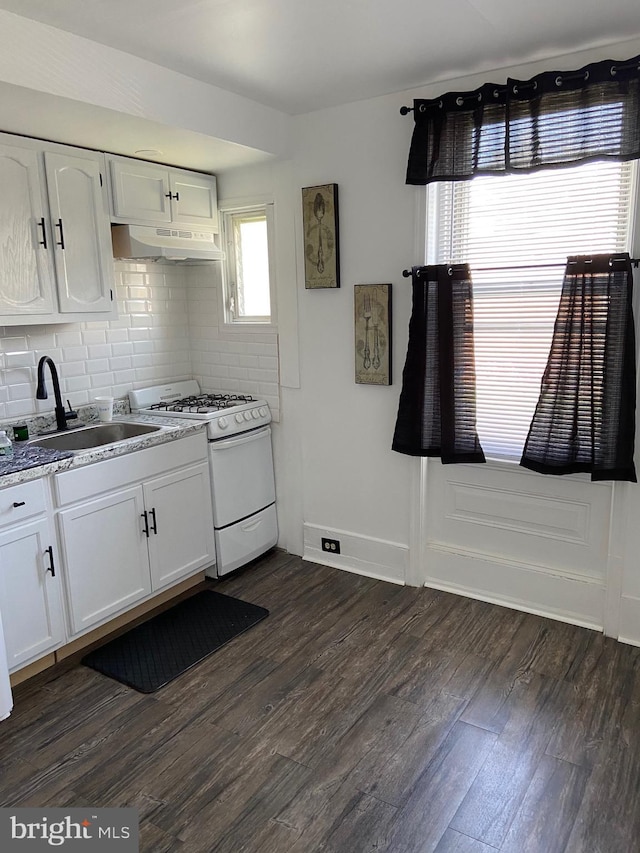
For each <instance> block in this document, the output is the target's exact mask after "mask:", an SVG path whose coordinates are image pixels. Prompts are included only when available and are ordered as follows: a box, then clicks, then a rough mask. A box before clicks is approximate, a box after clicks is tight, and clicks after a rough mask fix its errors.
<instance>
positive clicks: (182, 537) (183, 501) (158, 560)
mask: <svg viewBox="0 0 640 853" xmlns="http://www.w3.org/2000/svg"><path fill="white" fill-rule="evenodd" d="M144 501H145V506H146V508H147V513H148V515H149V526H150V533H149V558H150V563H151V577H152V582H153V589H154V590H158V589H162V587H165V586H168V585H169V584H172V583H175V582H176V581H177V580H179V579H180V578H182V577H186V576H188V575H190V574H193V572H196V571H197V570H198V569H201V568H204V567H205V566H209V565H211V564H212V563H213V562H214V561H215V545H214V537H213V513H212V511H211V489H210V481H209V466H208V464H207V463H206V462H205V463H202V464H201V465H195V466H193V467H192V468H187V469H185V470H183V471H177V472H174V473H172V474H167V475H165V476H164V477H158V478H157V479H155V480H150V481H149V482H148V483H145V485H144Z"/></svg>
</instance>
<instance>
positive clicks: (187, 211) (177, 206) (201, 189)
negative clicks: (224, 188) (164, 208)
mask: <svg viewBox="0 0 640 853" xmlns="http://www.w3.org/2000/svg"><path fill="white" fill-rule="evenodd" d="M169 188H170V190H171V204H172V205H173V220H174V221H175V222H177V223H179V224H183V223H184V224H185V225H191V226H195V227H196V228H197V227H200V228H207V229H211V230H213V231H217V230H218V195H217V191H216V179H215V178H214V177H213V175H198V174H196V173H193V172H192V173H188V172H169Z"/></svg>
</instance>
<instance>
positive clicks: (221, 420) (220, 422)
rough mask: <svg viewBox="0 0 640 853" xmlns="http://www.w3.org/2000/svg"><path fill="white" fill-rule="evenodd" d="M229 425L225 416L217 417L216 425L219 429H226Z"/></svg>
mask: <svg viewBox="0 0 640 853" xmlns="http://www.w3.org/2000/svg"><path fill="white" fill-rule="evenodd" d="M228 425H229V421H228V420H227V419H226V418H218V427H219V428H220V429H226V428H227V426H228Z"/></svg>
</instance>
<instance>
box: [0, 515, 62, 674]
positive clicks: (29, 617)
mask: <svg viewBox="0 0 640 853" xmlns="http://www.w3.org/2000/svg"><path fill="white" fill-rule="evenodd" d="M49 547H51V548H53V537H52V535H51V530H50V527H49V522H48V521H47V519H40V520H39V521H32V522H31V523H30V524H25V525H23V526H21V527H16V528H12V529H10V530H6V531H5V532H4V533H2V534H0V605H1V607H2V622H3V625H4V634H5V641H6V645H7V657H8V661H9V669H10V670H13V669H17V668H19V667H20V666H23V665H24V664H27V663H30V662H31V661H34V660H36V659H37V658H39V657H42V655H44V654H47V652H51V651H53V650H54V649H56V648H58V647H59V646H61V645H62V643H63V642H64V639H65V633H64V619H63V615H62V596H61V593H60V582H61V581H60V573H59V570H58V566H57V561H55V562H54V563H52V562H51V561H52V559H53V560H55V558H56V556H57V555H56V554H55V550H54V551H53V554H52V555H51V556H50V554H49V553H48V552H47V551H46V549H48V548H49ZM52 568H53V572H55V576H54V574H53V573H52Z"/></svg>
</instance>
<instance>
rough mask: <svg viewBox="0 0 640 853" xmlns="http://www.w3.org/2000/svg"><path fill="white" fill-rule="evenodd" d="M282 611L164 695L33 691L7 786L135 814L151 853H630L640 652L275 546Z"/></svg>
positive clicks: (78, 680) (72, 685)
mask: <svg viewBox="0 0 640 853" xmlns="http://www.w3.org/2000/svg"><path fill="white" fill-rule="evenodd" d="M215 588H216V589H218V590H219V591H220V592H224V593H228V594H229V595H235V596H237V597H240V598H244V599H245V600H247V601H252V602H254V603H256V604H260V605H263V606H265V607H268V608H269V609H270V611H271V615H270V617H269V618H268V619H266V620H265V621H263V622H261V623H260V624H259V625H257V626H256V627H254V628H252V629H251V630H250V631H248V632H247V633H246V634H244V635H243V636H241V637H239V638H237V639H236V640H234V641H232V642H231V643H230V644H229V645H228V646H226V647H225V648H223V649H222V650H220V651H219V652H217V653H216V654H214V655H212V656H210V657H209V658H208V659H207V660H206V661H204V662H203V663H201V664H200V665H198V666H197V667H195V668H193V669H192V670H191V671H189V672H188V673H186V674H185V675H183V676H182V677H180V678H178V679H177V680H175V681H174V682H173V683H171V684H170V685H168V686H167V687H165V688H163V689H162V690H160V691H158V692H157V693H155V694H153V695H151V696H145V695H142V694H140V693H136V692H135V691H133V690H131V689H129V688H127V687H125V686H123V685H121V684H119V683H117V682H114V681H111V680H110V679H108V678H105V677H104V676H101V675H99V674H98V673H96V672H94V671H93V670H90V669H87V668H85V667H83V666H80V665H74V666H71V667H69V666H67V667H63V666H62V665H60V666H59V667H57V668H54V669H53V670H50V671H49V672H48V673H46V674H43V675H42V676H39V677H38V678H37V679H35V680H32V681H31V682H29V683H27V684H26V685H23V686H21V687H19V688H18V689H17V690H16V691H15V694H16V708H15V711H14V714H13V715H12V717H11V718H10V720H9V721H7V722H5V723H2V724H0V800H1V804H2V805H13V806H27V805H34V806H41V807H42V806H47V805H50V806H63V807H70V806H125V805H126V806H135V807H136V808H137V809H138V810H139V814H140V825H141V849H142V850H145V851H153V853H163V851H182V853H199V851H216V853H240V851H244V853H314V851H323V853H364V852H365V851H378V853H385V851H387V852H388V853H427V851H435V853H454V851H455V853H493V851H495V850H500V851H505V853H533V851H535V853H561V851H566V853H635V852H636V851H638V850H640V805H639V801H638V798H639V794H640V649H635V648H632V647H630V646H625V645H622V644H619V643H617V642H615V641H614V640H611V639H607V638H605V637H603V636H602V635H600V634H598V633H596V632H594V631H588V630H586V629H582V628H577V627H574V626H571V625H565V624H562V623H560V622H554V621H552V620H548V619H543V618H539V617H536V616H531V615H528V614H525V613H519V612H516V611H513V610H508V609H506V608H501V607H496V606H493V605H490V604H485V603H483V602H478V601H473V600H470V599H465V598H460V597H458V596H456V595H451V594H447V593H441V592H437V591H433V590H428V589H411V588H404V587H399V586H394V585H390V584H385V583H382V582H379V581H374V580H371V579H369V578H364V577H359V576H357V575H352V574H348V573H345V572H339V571H336V570H333V569H329V568H325V567H322V566H317V565H314V564H311V563H303V562H302V561H301V560H299V559H298V558H297V557H291V556H289V555H287V554H284V553H282V552H274V553H272V554H271V555H269V556H268V557H267V558H265V559H263V560H262V561H260V562H258V563H257V564H256V565H254V566H252V567H251V568H250V569H248V570H244V571H242V572H241V573H239V574H237V575H236V576H233V577H232V578H230V579H228V580H226V581H224V582H221V583H217V584H216V585H215Z"/></svg>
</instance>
